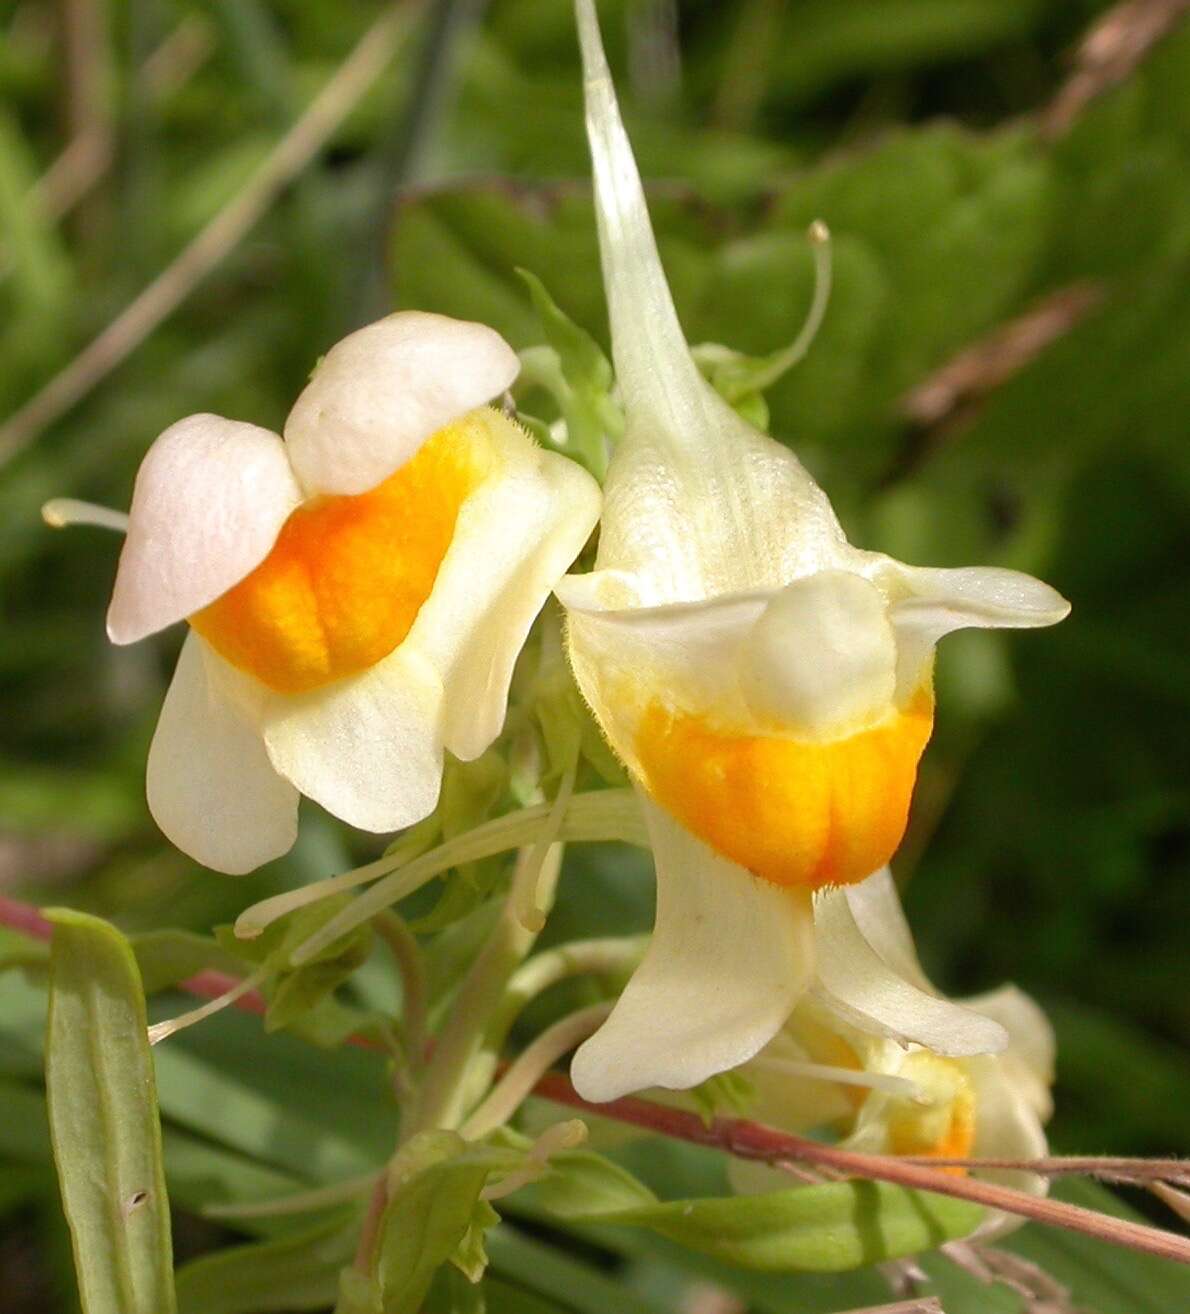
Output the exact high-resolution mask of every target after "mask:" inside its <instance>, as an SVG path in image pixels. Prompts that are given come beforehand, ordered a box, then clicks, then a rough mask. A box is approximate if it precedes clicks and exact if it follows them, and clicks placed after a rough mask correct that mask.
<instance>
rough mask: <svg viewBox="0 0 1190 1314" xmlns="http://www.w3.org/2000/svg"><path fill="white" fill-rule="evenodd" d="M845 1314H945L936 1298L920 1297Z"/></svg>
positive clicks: (849, 1311) (870, 1306)
mask: <svg viewBox="0 0 1190 1314" xmlns="http://www.w3.org/2000/svg"><path fill="white" fill-rule="evenodd" d="M845 1314H946V1311H945V1310H944V1309H943V1308H942V1302H941V1301H940V1300H939V1299H938V1297H937V1296H921V1297H919V1298H918V1299H917V1300H899V1301H897V1302H896V1304H894V1305H868V1306H865V1308H863V1309H852V1310H847V1311H845Z"/></svg>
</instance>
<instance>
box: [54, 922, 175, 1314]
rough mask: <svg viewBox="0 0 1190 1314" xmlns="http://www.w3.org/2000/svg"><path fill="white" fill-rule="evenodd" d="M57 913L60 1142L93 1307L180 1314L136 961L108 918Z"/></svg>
mask: <svg viewBox="0 0 1190 1314" xmlns="http://www.w3.org/2000/svg"><path fill="white" fill-rule="evenodd" d="M48 916H49V918H50V920H51V921H52V922H53V923H54V937H53V942H52V946H51V950H50V1008H49V1022H48V1025H47V1040H46V1088H47V1095H48V1103H49V1118H50V1136H51V1141H52V1144H53V1150H54V1160H55V1163H56V1164H57V1168H58V1179H59V1183H60V1186H61V1190H62V1202H63V1207H64V1210H65V1213H66V1219H67V1222H68V1224H69V1226H70V1234H71V1242H72V1245H73V1248H74V1257H75V1270H76V1273H77V1275H78V1283H79V1293H80V1297H81V1300H82V1305H83V1309H84V1311H85V1314H173V1311H174V1309H175V1308H176V1304H175V1296H174V1285H173V1259H172V1244H171V1240H170V1224H169V1205H168V1201H167V1198H166V1191H165V1173H164V1170H163V1167H162V1153H161V1123H160V1119H159V1116H158V1112H157V1093H156V1083H155V1079H154V1073H153V1061H152V1057H151V1055H150V1052H149V1042H148V1036H147V1031H146V1019H145V997H144V991H143V989H142V986H141V980H140V974H139V972H138V971H137V967H136V960H135V958H134V956H133V953H132V949H131V947H130V946H129V944H128V942H127V940H125V939H124V937H123V936H122V935H121V934H120V933H119V932H118V931H117V930H115V928H114V927H112V926H110V925H108V923H106V922H103V921H101V920H100V919H99V918H96V917H90V916H88V915H87V914H84V913H77V912H72V911H69V910H65V909H59V910H54V911H52V912H50V913H49V914H48Z"/></svg>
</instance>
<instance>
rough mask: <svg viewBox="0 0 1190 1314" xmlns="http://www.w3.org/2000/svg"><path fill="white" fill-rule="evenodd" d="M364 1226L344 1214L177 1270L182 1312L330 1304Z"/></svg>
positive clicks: (262, 1311)
mask: <svg viewBox="0 0 1190 1314" xmlns="http://www.w3.org/2000/svg"><path fill="white" fill-rule="evenodd" d="M358 1231H359V1228H358V1225H357V1224H356V1222H355V1220H354V1218H353V1219H352V1221H351V1223H350V1224H349V1225H345V1224H344V1222H343V1219H342V1217H341V1216H340V1217H339V1218H337V1219H334V1220H333V1221H331V1222H329V1223H323V1224H321V1225H320V1226H318V1227H316V1228H310V1229H307V1230H304V1231H302V1232H300V1233H296V1234H293V1235H290V1236H287V1237H283V1238H281V1239H279V1240H276V1241H263V1242H256V1243H254V1244H252V1245H245V1246H233V1247H231V1248H230V1249H228V1250H220V1251H218V1252H217V1253H215V1254H213V1255H204V1256H203V1257H202V1258H201V1259H196V1260H194V1261H192V1262H191V1263H189V1264H185V1265H183V1267H182V1268H180V1269H178V1314H267V1311H270V1310H299V1309H326V1308H328V1307H329V1306H330V1305H333V1304H334V1302H335V1297H336V1295H337V1294H338V1290H339V1270H340V1269H341V1268H342V1267H343V1265H344V1264H346V1263H348V1262H349V1261H350V1260H351V1257H352V1255H353V1253H354V1251H355V1244H356V1236H357V1234H358Z"/></svg>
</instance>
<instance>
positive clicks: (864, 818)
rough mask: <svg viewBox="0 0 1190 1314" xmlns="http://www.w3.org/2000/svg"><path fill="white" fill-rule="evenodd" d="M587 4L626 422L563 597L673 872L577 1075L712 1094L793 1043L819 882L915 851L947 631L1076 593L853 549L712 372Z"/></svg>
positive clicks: (606, 258) (1048, 609)
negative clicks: (580, 568) (778, 1042)
mask: <svg viewBox="0 0 1190 1314" xmlns="http://www.w3.org/2000/svg"><path fill="white" fill-rule="evenodd" d="M577 11H578V21H579V32H580V40H581V44H582V49H583V60H584V70H585V76H586V104H587V130H588V137H589V139H590V145H591V157H592V163H593V168H594V176H595V196H596V215H597V219H598V223H599V237H600V249H601V254H602V260H603V273H604V282H605V286H606V289H607V296H608V305H609V312H610V320H611V329H612V347H613V355H614V359H615V365H616V377H617V381H618V385H619V390H620V400H621V403H622V405H623V410H624V418H625V427H624V433H623V437H622V439H621V440H620V442H619V443H618V445H617V447H616V450H615V452H614V454H613V456H612V459H611V463H610V465H609V468H608V473H607V481H606V485H605V496H604V513H603V520H602V527H601V532H600V541H599V550H598V555H597V558H596V561H595V570H594V571H593V573H591V574H588V575H580V576H568V577H567V578H566V579H565V580H564V581H563V582H562V583H561V584H560V585H559V587H558V589H557V593H558V596H559V597H560V599H561V600H562V602H563V603H564V605H565V607H566V609H567V612H568V621H569V652H570V657H571V662H572V665H573V668H574V671H575V675H576V678H577V680H578V683H579V686H580V688H581V689H582V692H583V694H584V696H585V697H586V699H587V701H588V702H589V703H590V705H591V708H592V710H593V711H594V713H595V716H596V718H597V719H598V721H599V723H600V725H601V727H602V729H603V731H604V733H605V734H606V736H607V738H608V740H609V742H610V743H611V745H612V747H613V748H614V749H615V750H616V752H617V753H618V755H619V756H620V757H621V758H622V759H623V761H624V762H625V764H626V765H627V767H628V768H629V770H630V772H631V773H632V776H633V778H634V781H635V783H636V785H637V787H638V789H639V790H640V791H641V793H642V795H643V797H644V800H645V810H646V815H647V817H648V821H649V828H650V834H651V838H652V844H653V849H654V856H655V860H656V867H657V882H658V898H657V919H656V930H655V932H654V939H653V943H652V945H651V947H650V950H649V952H648V954H647V955H646V957H645V959H644V962H643V963H642V965H641V968H640V970H639V971H638V972H637V974H636V976H635V977H634V978H633V979H632V981H631V982H630V983H629V985H628V987H627V988H626V989H625V991H624V993H623V995H622V996H621V999H620V1002H619V1004H618V1006H617V1008H616V1010H615V1011H614V1012H613V1013H612V1015H611V1017H610V1018H609V1020H608V1022H607V1024H606V1025H605V1026H604V1027H603V1029H602V1030H601V1031H600V1032H599V1033H598V1034H597V1035H595V1036H594V1037H592V1039H591V1040H589V1041H588V1042H587V1043H586V1045H584V1046H583V1048H582V1049H580V1051H579V1053H578V1055H577V1056H576V1058H575V1063H574V1067H573V1076H574V1081H575V1084H576V1086H577V1087H578V1089H579V1090H580V1091H581V1092H582V1093H583V1094H584V1095H585V1096H586V1097H588V1098H591V1099H609V1098H613V1097H614V1096H616V1095H620V1094H624V1093H626V1092H627V1091H629V1090H632V1089H638V1088H640V1087H643V1086H652V1085H660V1086H666V1087H671V1088H678V1089H680V1088H684V1087H688V1086H691V1085H695V1084H697V1083H699V1082H701V1081H703V1080H705V1079H706V1078H707V1077H709V1076H711V1075H712V1074H714V1073H716V1072H720V1071H724V1070H726V1069H728V1068H730V1067H733V1066H735V1065H737V1064H739V1063H740V1062H742V1061H744V1060H745V1059H747V1058H749V1057H750V1056H751V1055H753V1054H755V1053H756V1052H757V1051H758V1050H759V1049H760V1048H761V1047H762V1046H763V1045H765V1044H766V1043H767V1042H768V1041H769V1040H771V1039H772V1037H773V1036H774V1035H775V1034H776V1032H777V1031H778V1030H779V1029H780V1027H781V1025H782V1024H783V1023H784V1021H785V1019H786V1017H787V1016H788V1015H789V1013H790V1010H791V1009H792V1008H793V1007H794V1005H795V1003H796V1002H797V1000H798V998H799V997H800V995H801V994H802V992H803V991H804V990H805V988H806V986H807V984H808V983H809V981H810V980H811V978H812V977H813V975H814V971H815V944H814V940H815V934H814V930H813V917H812V911H811V903H812V894H813V891H815V890H818V889H823V888H826V887H830V886H840V885H848V884H852V883H856V882H862V881H864V880H865V879H866V878H867V877H869V876H870V875H871V873H873V872H876V871H878V870H879V869H880V868H881V867H883V865H884V864H885V863H886V862H887V861H888V859H889V858H890V856H891V855H892V853H893V852H894V850H895V849H896V847H897V845H898V844H899V843H900V840H901V838H902V835H903V832H904V829H905V824H906V818H907V815H908V810H909V803H910V799H911V796H912V792H913V786H914V781H915V778H916V772H917V764H918V760H919V758H920V756H921V753H922V751H923V749H924V748H925V745H926V742H927V740H928V739H929V735H930V731H931V728H932V724H933V711H934V704H933V690H932V667H933V652H934V646H935V644H936V643H937V641H938V640H939V639H940V638H941V637H942V636H943V635H945V634H947V633H949V632H950V631H952V630H955V629H959V628H961V627H963V626H1009V627H1027V626H1037V625H1049V624H1052V623H1053V622H1055V621H1057V620H1060V619H1061V618H1062V617H1063V616H1064V615H1065V614H1066V612H1067V610H1068V607H1067V604H1066V602H1065V601H1064V600H1063V599H1062V598H1061V597H1060V596H1059V595H1058V594H1057V593H1055V592H1054V590H1053V589H1051V588H1049V587H1048V586H1047V585H1045V584H1042V583H1041V582H1040V581H1038V580H1035V579H1032V578H1030V577H1029V576H1026V575H1021V574H1018V573H1016V572H1014V571H1008V570H1000V569H994V568H975V569H960V570H933V569H921V568H917V567H913V566H907V565H904V564H902V563H901V562H898V561H895V560H893V559H891V558H889V557H887V556H884V555H882V554H880V553H875V552H866V551H862V550H860V549H858V548H854V547H852V546H851V544H849V543H848V542H847V539H846V538H845V536H844V534H843V532H842V529H841V528H840V526H839V523H838V521H837V520H836V518H835V515H834V512H833V510H832V508H831V506H830V503H829V502H828V500H827V498H826V496H825V494H824V493H823V492H822V490H821V489H820V488H819V487H818V486H817V485H816V484H815V483H814V481H813V480H812V479H811V478H810V476H809V475H808V474H807V473H806V471H805V470H804V469H803V468H802V466H801V465H800V464H799V462H798V460H797V458H796V457H795V456H794V455H793V453H792V452H790V451H789V450H788V448H786V447H784V446H782V445H781V444H780V443H778V442H776V441H774V440H773V439H771V438H769V437H768V436H767V435H765V434H763V433H761V432H759V431H758V430H756V429H754V428H752V426H751V425H749V424H748V423H746V422H745V421H744V420H743V419H742V418H741V417H740V416H739V415H738V414H737V413H736V412H735V411H734V410H733V409H732V408H731V407H730V406H729V405H728V404H727V403H726V402H725V401H724V400H723V399H722V398H721V397H720V396H719V395H718V394H717V393H716V392H715V391H714V389H713V388H712V387H711V386H710V385H709V384H708V383H707V382H706V380H705V379H704V378H703V376H702V375H701V374H700V372H699V370H698V368H697V366H696V364H695V362H694V360H693V358H692V357H691V354H690V351H689V349H688V347H687V345H686V342H685V339H684V337H683V334H682V330H681V326H680V324H679V323H678V319H677V315H676V313H675V310H674V306H673V302H672V300H671V297H670V293H669V289H668V286H667V285H666V281H665V275H664V272H663V270H662V268H661V264H660V260H659V258H658V254H657V248H656V244H655V242H654V238H653V233H652V230H651V227H650V224H649V217H648V211H647V209H646V206H645V199H644V192H643V189H642V187H641V182H640V177H639V174H638V172H637V169H636V164H635V161H634V159H633V156H632V151H631V147H630V145H629V142H628V138H627V136H626V134H625V132H624V128H623V124H622V122H621V120H620V115H619V110H618V108H617V105H616V100H615V92H614V89H613V87H612V83H611V78H610V74H609V72H608V68H607V63H606V60H605V58H604V55H603V49H602V45H601V41H600V37H599V29H598V25H597V21H596V18H595V12H594V7H593V5H592V4H591V3H590V2H589V0H578V3H577ZM914 1038H915V1037H914V1036H913V1035H912V1034H910V1035H909V1039H914Z"/></svg>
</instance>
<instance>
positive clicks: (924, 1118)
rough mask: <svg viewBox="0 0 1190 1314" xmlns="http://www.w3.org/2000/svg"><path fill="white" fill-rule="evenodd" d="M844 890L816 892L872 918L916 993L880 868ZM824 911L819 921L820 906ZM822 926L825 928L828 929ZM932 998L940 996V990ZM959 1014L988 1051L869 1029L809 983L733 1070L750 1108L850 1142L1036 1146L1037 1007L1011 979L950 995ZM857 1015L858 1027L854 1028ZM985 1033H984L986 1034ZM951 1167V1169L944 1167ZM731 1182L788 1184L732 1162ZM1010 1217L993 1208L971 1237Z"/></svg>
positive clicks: (1001, 1155)
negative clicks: (980, 1025) (784, 1017)
mask: <svg viewBox="0 0 1190 1314" xmlns="http://www.w3.org/2000/svg"><path fill="white" fill-rule="evenodd" d="M864 885H865V887H866V889H865V890H864V893H863V894H862V896H860V897H859V898H858V899H857V897H856V895H855V893H854V891H855V890H857V889H858V888H859V887H852V889H851V890H849V891H844V890H834V891H831V892H829V893H827V894H824V895H820V896H819V902H820V904H831V905H835V906H836V908H837V907H840V906H842V905H843V904H845V903H850V904H852V905H853V906H854V907H853V908H849V909H848V914H847V915H852V914H853V911H854V910H855V909H858V914H859V917H858V919H859V920H860V921H863V922H867V923H868V924H869V925H871V926H872V927H873V940H874V941H875V943H876V944H878V945H879V946H880V949H881V950H882V954H881V956H882V957H884V958H886V959H888V960H891V965H893V966H895V969H896V971H897V973H898V975H899V976H900V977H901V978H902V980H904V981H906V982H910V983H912V984H913V985H914V986H915V987H916V988H918V989H920V990H922V991H923V992H925V993H927V994H932V993H933V987H932V986H931V984H930V982H929V981H928V979H927V978H926V976H925V974H924V973H923V972H922V970H921V966H920V964H919V963H918V960H917V955H916V953H915V951H914V948H913V942H912V939H911V938H910V934H909V927H908V925H907V923H906V922H905V918H904V914H903V913H902V911H901V906H900V901H899V899H898V898H897V894H896V890H895V888H894V886H893V883H892V880H891V878H889V876H888V874H887V872H884V873H880V874H879V878H874V879H873V880H871V881H867V882H864ZM826 920H827V921H830V920H831V918H830V912H829V911H828V913H827V917H826ZM827 934H830V933H829V932H827ZM939 1002H940V1003H943V1004H945V1003H947V1002H948V1001H944V1000H941V999H940V998H939ZM958 1003H959V1004H960V1005H961V1006H962V1007H963V1008H964V1009H966V1010H968V1011H969V1012H970V1014H972V1015H975V1016H979V1017H982V1018H984V1019H985V1020H986V1021H987V1022H989V1023H991V1025H992V1027H993V1028H995V1029H1002V1032H1003V1037H1004V1041H1005V1043H1004V1045H1003V1048H1002V1050H1001V1052H999V1053H990V1052H989V1053H971V1054H967V1055H964V1056H959V1057H946V1056H943V1055H941V1054H938V1053H936V1052H935V1051H933V1050H932V1049H929V1048H926V1047H924V1046H922V1045H919V1044H915V1043H905V1042H903V1041H901V1040H899V1039H896V1038H893V1037H891V1036H889V1035H888V1034H887V1032H886V1033H885V1034H883V1035H882V1034H878V1033H877V1031H876V1029H874V1028H873V1027H872V1025H871V1019H870V1018H866V1019H857V1018H856V1016H855V1013H854V1011H853V1004H848V1003H846V1002H844V1001H842V1000H840V999H839V998H838V997H837V996H835V995H833V994H832V993H831V992H830V991H829V990H828V989H826V988H824V987H823V985H822V982H821V981H819V982H818V983H817V984H816V986H815V987H814V988H813V989H812V991H811V992H810V993H809V994H808V995H807V996H805V997H804V998H803V999H802V1000H801V1001H799V1003H798V1005H797V1007H796V1008H795V1009H794V1011H793V1013H792V1015H791V1016H790V1018H789V1020H788V1021H787V1022H786V1024H785V1026H784V1027H783V1028H782V1029H781V1031H780V1032H778V1034H777V1035H776V1036H775V1037H774V1038H773V1040H772V1041H770V1043H769V1044H768V1045H766V1046H765V1048H764V1049H763V1050H761V1052H760V1053H759V1054H758V1055H757V1056H756V1057H755V1058H754V1059H752V1060H751V1061H750V1062H749V1063H747V1064H745V1065H744V1067H743V1068H742V1069H741V1074H742V1075H743V1076H744V1077H746V1078H747V1080H748V1081H749V1084H750V1085H751V1087H752V1089H753V1091H754V1093H755V1103H754V1104H753V1105H752V1107H751V1109H750V1113H751V1115H752V1116H753V1117H755V1118H756V1119H757V1120H758V1121H759V1122H762V1123H764V1124H766V1125H767V1126H771V1127H777V1128H779V1129H781V1130H784V1131H791V1132H805V1131H810V1130H814V1129H829V1130H833V1131H834V1132H835V1134H836V1135H837V1136H838V1137H839V1143H840V1144H841V1145H843V1146H845V1147H847V1148H849V1149H855V1150H862V1151H865V1152H869V1153H874V1154H897V1155H910V1156H914V1157H923V1158H927V1159H929V1158H936V1159H969V1158H979V1159H1008V1160H1013V1161H1017V1162H1020V1161H1022V1160H1029V1159H1036V1158H1040V1157H1042V1156H1044V1155H1045V1154H1046V1152H1047V1145H1046V1138H1045V1132H1044V1130H1043V1127H1044V1124H1045V1122H1046V1121H1047V1120H1048V1119H1049V1116H1050V1113H1051V1112H1052V1101H1051V1097H1050V1087H1051V1086H1052V1084H1053V1080H1054V1036H1053V1030H1052V1028H1051V1027H1050V1024H1049V1022H1048V1020H1047V1019H1046V1017H1045V1015H1044V1013H1042V1011H1041V1009H1040V1008H1038V1006H1037V1005H1036V1004H1035V1003H1034V1002H1033V1000H1032V999H1030V998H1029V996H1028V995H1026V994H1025V993H1024V992H1023V991H1021V990H1018V989H1017V988H1016V987H1015V986H1011V985H1007V986H1002V987H1001V988H1000V989H998V990H993V991H990V992H988V993H987V994H984V995H979V996H976V997H973V998H970V999H965V1000H961V1001H958ZM857 1020H862V1022H863V1025H862V1026H857V1025H856V1022H857ZM989 1034H991V1033H989ZM951 1171H956V1172H961V1171H963V1169H961V1168H955V1169H952V1170H951ZM979 1171H980V1176H982V1177H985V1178H986V1179H988V1180H990V1181H996V1182H1001V1183H1003V1184H1005V1185H1008V1186H1013V1187H1016V1188H1017V1189H1018V1190H1025V1191H1029V1192H1030V1193H1032V1194H1044V1193H1045V1190H1046V1189H1047V1184H1046V1179H1045V1178H1043V1177H1041V1176H1039V1175H1037V1174H1035V1173H1029V1172H1021V1171H1018V1170H1011V1169H980V1170H979ZM732 1180H733V1184H734V1185H735V1187H736V1189H737V1190H741V1191H748V1192H751V1191H759V1190H774V1189H778V1188H779V1187H783V1186H787V1185H788V1184H789V1179H788V1177H786V1176H784V1175H782V1174H780V1173H776V1172H774V1171H773V1170H772V1169H768V1168H764V1167H757V1166H756V1165H747V1164H744V1163H742V1162H740V1163H733V1165H732ZM1011 1225H1012V1224H1011V1223H1010V1222H1009V1220H1008V1218H1007V1216H1003V1215H1000V1214H995V1215H994V1216H993V1217H991V1218H989V1220H988V1221H987V1222H986V1223H985V1224H984V1226H983V1228H981V1235H983V1236H987V1235H990V1234H991V1233H992V1232H996V1233H999V1232H1002V1231H1004V1230H1005V1229H1006V1228H1007V1227H1008V1226H1011Z"/></svg>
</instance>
